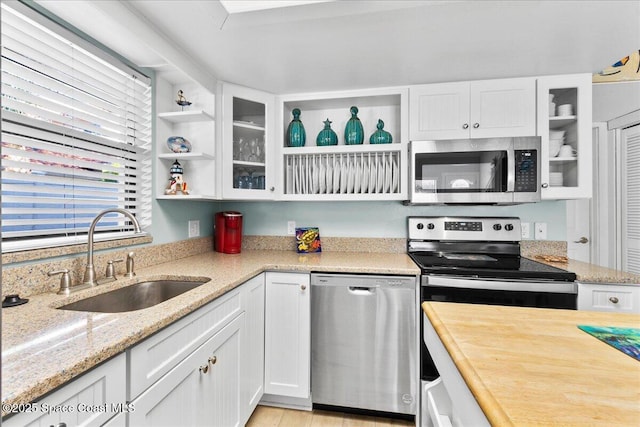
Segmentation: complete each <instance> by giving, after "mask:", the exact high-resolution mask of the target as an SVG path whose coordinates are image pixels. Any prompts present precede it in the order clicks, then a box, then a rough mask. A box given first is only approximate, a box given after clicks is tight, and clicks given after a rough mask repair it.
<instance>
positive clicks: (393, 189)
mask: <svg viewBox="0 0 640 427" xmlns="http://www.w3.org/2000/svg"><path fill="white" fill-rule="evenodd" d="M399 174H400V171H399V169H398V161H397V160H396V159H395V158H394V159H393V170H392V175H393V177H392V178H391V181H392V182H391V192H392V193H396V192H397V191H398V183H399V180H400V176H399Z"/></svg>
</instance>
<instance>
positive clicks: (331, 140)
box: [316, 118, 338, 146]
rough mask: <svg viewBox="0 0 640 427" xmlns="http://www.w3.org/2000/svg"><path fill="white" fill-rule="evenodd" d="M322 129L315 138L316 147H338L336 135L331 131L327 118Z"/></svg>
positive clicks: (329, 121)
mask: <svg viewBox="0 0 640 427" xmlns="http://www.w3.org/2000/svg"><path fill="white" fill-rule="evenodd" d="M322 123H324V129H322V130H321V131H320V133H318V136H317V137H316V145H318V146H323V145H338V135H336V133H335V132H334V131H333V129H331V120H329V118H327V120H325V121H324V122H322Z"/></svg>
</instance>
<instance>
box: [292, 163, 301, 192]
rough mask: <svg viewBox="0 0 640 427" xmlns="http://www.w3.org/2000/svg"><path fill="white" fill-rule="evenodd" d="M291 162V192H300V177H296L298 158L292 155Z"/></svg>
mask: <svg viewBox="0 0 640 427" xmlns="http://www.w3.org/2000/svg"><path fill="white" fill-rule="evenodd" d="M292 162H293V194H300V179H299V178H298V159H297V158H296V157H294V158H293V159H292Z"/></svg>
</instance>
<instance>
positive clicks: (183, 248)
mask: <svg viewBox="0 0 640 427" xmlns="http://www.w3.org/2000/svg"><path fill="white" fill-rule="evenodd" d="M212 249H213V238H212V237H211V236H208V237H202V238H197V239H188V240H181V241H178V242H174V243H165V244H160V245H151V246H141V247H135V248H123V249H118V250H115V251H109V252H100V253H98V252H95V253H94V257H93V258H94V265H95V266H96V272H97V273H98V277H103V276H104V268H105V266H106V265H107V262H108V261H111V260H116V259H126V258H127V254H128V253H129V252H134V253H135V256H134V262H135V268H136V270H137V269H139V268H143V267H148V266H151V265H156V264H161V263H163V262H167V261H171V260H176V259H180V258H186V257H188V256H192V255H196V254H199V253H202V252H207V251H210V250H212ZM4 262H6V261H5V259H4V257H3V265H2V298H4V297H5V296H6V295H11V294H19V295H20V296H21V297H23V298H24V297H28V296H30V295H37V294H42V293H47V292H57V291H58V289H59V287H60V276H55V277H49V276H47V272H49V271H53V270H60V269H63V268H66V269H68V270H69V273H70V274H71V280H72V283H73V284H74V285H77V284H78V283H79V282H80V281H81V280H82V277H83V275H84V269H85V266H86V263H87V255H86V252H85V253H84V254H82V255H81V256H77V257H69V258H62V259H54V260H49V261H45V262H41V263H35V264H29V265H18V266H15V267H12V266H11V265H7V264H4ZM124 264H125V263H124V262H121V263H117V264H115V267H116V276H122V275H123V274H124V273H125V272H126V266H125V265H124Z"/></svg>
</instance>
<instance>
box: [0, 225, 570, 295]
mask: <svg viewBox="0 0 640 427" xmlns="http://www.w3.org/2000/svg"><path fill="white" fill-rule="evenodd" d="M321 240H322V250H323V251H324V252H363V253H405V252H406V250H407V249H406V244H407V243H406V239H400V238H362V237H324V236H321ZM242 249H243V250H272V251H294V250H295V239H294V237H293V236H244V237H243V240H242ZM521 249H522V255H523V256H528V257H533V256H535V255H542V254H544V255H566V254H567V243H566V242H562V241H549V240H543V241H535V240H527V241H523V242H522V243H521ZM132 250H133V252H134V253H135V258H134V259H135V266H136V269H138V268H143V267H148V266H152V265H156V264H161V263H163V262H167V261H171V260H176V259H181V258H186V257H189V256H192V255H196V254H199V253H203V252H208V251H211V250H213V238H212V237H211V236H209V237H202V238H197V239H188V240H181V241H178V242H174V243H164V244H160V245H150V246H141V247H136V248H133V249H131V248H123V249H119V250H115V251H109V252H101V253H95V254H94V264H95V265H96V270H97V272H98V276H99V277H102V276H103V274H104V271H103V268H104V266H106V265H107V262H108V261H110V260H115V259H125V258H126V257H127V253H129V252H131V251H132ZM85 265H86V254H82V255H81V256H76V257H69V258H63V259H54V260H52V261H51V260H50V261H45V262H41V263H35V264H29V265H17V266H14V267H12V266H11V265H10V264H3V269H2V298H4V297H5V296H6V295H11V294H19V295H20V296H21V297H23V298H24V297H29V296H30V295H37V294H41V293H48V292H57V291H58V288H59V283H60V278H59V276H56V277H49V276H47V272H49V271H52V270H60V269H63V268H66V269H68V270H69V271H70V273H71V277H72V281H73V283H74V285H75V284H77V283H79V281H80V280H81V278H82V276H83V274H84V268H85ZM115 266H116V275H120V276H121V275H123V274H124V273H125V271H126V267H125V265H124V263H117V264H115Z"/></svg>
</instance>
